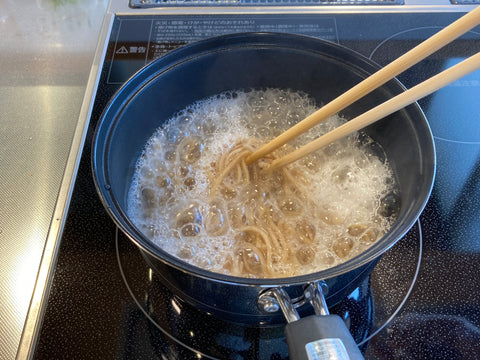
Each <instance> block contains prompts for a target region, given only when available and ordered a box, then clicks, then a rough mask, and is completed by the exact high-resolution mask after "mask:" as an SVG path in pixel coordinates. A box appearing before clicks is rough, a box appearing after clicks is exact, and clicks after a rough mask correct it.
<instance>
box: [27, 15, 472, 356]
mask: <svg viewBox="0 0 480 360" xmlns="http://www.w3.org/2000/svg"><path fill="white" fill-rule="evenodd" d="M460 15H461V14H449V13H435V14H423V13H415V14H407V13H395V14H386V13H385V14H338V15H335V14H328V15H312V14H308V15H307V14H305V15H287V14H284V15H265V14H261V15H248V16H247V15H228V16H226V15H225V16H221V15H202V16H193V15H169V16H160V15H149V16H143V17H142V16H118V17H116V19H115V20H114V23H113V28H112V32H111V35H110V40H109V43H108V48H107V52H106V57H105V61H104V63H103V67H102V72H101V78H100V82H99V85H98V90H97V93H96V97H95V99H94V107H93V113H92V116H91V119H90V126H89V129H88V133H87V138H86V142H85V147H84V150H83V155H82V160H81V163H80V168H79V171H78V176H77V179H76V183H75V188H74V191H73V195H72V200H71V204H70V209H69V214H68V218H67V222H66V226H65V230H64V233H63V237H62V240H61V244H60V250H59V255H58V259H57V263H56V266H55V273H54V277H53V284H52V287H51V290H50V294H49V296H48V298H46V300H45V301H47V305H46V312H45V317H44V321H43V324H42V327H41V331H40V335H39V338H38V341H37V345H36V349H35V353H34V358H36V359H66V358H74V359H190V358H192V359H199V358H225V359H257V358H258V359H272V360H273V359H286V358H288V352H287V349H286V344H285V341H284V335H283V326H282V325H279V326H276V327H267V328H261V327H254V326H242V325H241V324H231V323H227V322H224V321H222V320H220V319H216V318H211V317H209V316H208V315H207V314H204V313H202V312H201V311H199V310H197V309H195V308H193V307H192V306H190V305H189V304H186V303H184V302H183V301H182V300H181V299H179V298H177V297H176V296H174V295H172V294H170V293H169V292H168V290H166V289H164V288H163V286H162V284H161V283H160V282H159V281H158V279H157V278H156V275H155V274H154V273H153V272H151V270H150V269H149V268H148V266H147V265H146V264H145V263H144V262H143V259H142V257H141V255H140V254H139V252H138V250H137V248H136V247H135V246H134V245H133V244H131V243H130V241H128V240H127V239H126V237H125V236H124V235H123V234H122V233H121V232H120V231H118V230H117V228H116V226H115V225H114V223H113V221H112V220H111V219H110V218H109V216H108V215H107V213H106V212H105V210H104V208H103V206H102V204H101V203H100V200H99V198H98V196H97V193H96V191H95V187H94V184H93V178H92V172H91V167H90V156H91V153H90V145H91V141H92V136H93V130H94V128H95V125H96V123H97V121H98V118H99V116H100V114H101V112H102V109H103V108H104V106H105V105H106V103H107V101H108V99H109V98H110V97H111V96H112V95H113V94H114V93H115V91H116V90H117V89H118V88H119V87H120V86H121V84H122V83H123V82H124V81H126V80H127V79H128V78H129V77H130V76H131V75H132V74H133V73H134V72H135V71H136V70H138V69H139V68H140V67H141V66H143V65H145V64H146V63H148V62H150V61H152V60H154V59H155V58H158V57H160V56H162V55H163V54H165V53H166V52H168V51H170V50H172V49H174V48H176V47H178V46H182V45H184V44H186V43H189V42H192V41H196V40H200V39H202V38H205V37H209V36H214V35H220V34H224V33H231V32H240V31H242V32H243V31H275V32H279V31H280V32H291V33H300V34H305V35H309V36H317V37H320V38H323V39H326V40H329V41H333V42H336V43H339V44H342V45H344V46H347V47H349V48H351V49H353V50H355V51H357V52H359V53H361V54H363V55H364V56H366V57H368V58H370V59H372V60H373V61H375V62H377V63H379V64H380V65H385V64H387V63H389V62H390V61H392V60H393V59H395V58H396V57H398V56H399V55H401V54H402V53H404V52H405V51H407V50H408V49H410V48H412V47H413V46H415V45H416V44H418V43H419V42H420V41H422V40H423V39H425V38H427V37H428V36H430V35H432V34H433V33H434V32H436V31H438V30H439V29H441V28H442V27H444V26H446V25H448V24H449V23H450V22H452V21H453V20H455V19H457V18H458V17H459V16H460ZM478 50H480V29H478V28H477V29H476V31H475V30H474V31H470V32H469V33H468V34H466V35H465V36H463V37H462V38H460V39H458V40H456V41H455V42H454V43H453V44H451V45H449V46H447V47H446V48H445V49H443V50H441V51H439V52H438V53H436V54H434V55H432V56H430V57H429V58H428V59H426V60H424V61H422V62H421V63H419V64H418V65H416V66H414V67H413V68H412V69H410V70H408V71H407V72H405V73H404V74H402V75H400V76H399V77H398V78H399V80H400V81H401V82H402V83H403V84H404V85H405V86H406V87H407V88H408V87H412V86H413V85H415V84H416V83H419V82H421V81H422V80H424V79H426V78H428V77H430V76H431V75H433V74H435V73H437V72H439V71H441V70H443V69H445V68H447V67H449V66H451V65H453V64H455V63H457V62H459V61H461V60H462V59H464V58H466V57H468V56H470V55H473V54H474V53H475V52H477V51H478ZM479 98H480V72H478V71H477V72H475V73H473V74H471V75H469V76H467V77H465V78H463V79H461V80H458V81H456V82H455V83H453V84H451V85H449V86H447V87H446V88H444V89H442V90H440V91H438V92H437V93H435V94H433V95H431V96H429V97H427V98H425V99H423V100H421V101H420V102H419V104H420V106H421V108H422V109H423V111H424V112H425V114H426V117H427V119H428V121H429V123H430V126H431V128H432V132H433V135H434V139H435V146H436V153H437V173H436V180H435V185H434V188H433V191H432V196H431V198H430V200H429V202H428V204H427V206H426V208H425V210H424V212H423V214H422V215H421V217H420V219H419V221H418V222H417V224H415V226H414V227H413V228H412V229H411V230H410V232H409V233H408V234H407V235H406V236H405V238H403V239H401V240H400V241H399V242H398V243H397V245H395V246H394V247H393V248H392V249H390V250H389V251H388V252H387V253H386V254H385V256H384V257H382V259H381V261H380V263H379V264H378V266H377V267H376V268H375V270H374V271H373V273H372V275H371V276H370V277H369V278H368V279H367V280H366V281H365V282H364V283H363V284H362V285H361V286H360V287H359V288H358V289H356V290H355V291H354V292H353V293H352V294H351V295H350V296H349V297H348V298H347V299H345V300H344V301H343V302H341V303H340V304H338V305H336V306H335V307H334V308H332V309H331V311H332V312H334V313H337V314H339V315H340V316H342V317H343V318H344V319H345V321H346V323H347V325H348V326H349V327H350V329H351V331H352V333H353V335H354V337H355V340H356V341H357V342H358V343H359V344H360V346H361V349H362V350H363V352H364V355H365V357H366V358H367V359H477V358H480V329H479V326H480V277H479V276H478V274H480V112H479V111H478V107H477V106H478V105H477V104H478V99H479Z"/></svg>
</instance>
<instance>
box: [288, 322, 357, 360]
mask: <svg viewBox="0 0 480 360" xmlns="http://www.w3.org/2000/svg"><path fill="white" fill-rule="evenodd" d="M285 335H286V337H287V344H288V352H289V355H290V359H292V360H327V359H328V360H347V359H351V360H362V359H363V355H362V353H361V352H360V349H359V348H358V346H357V344H356V343H355V341H354V340H353V338H352V335H351V334H350V331H349V330H348V329H347V327H346V326H345V323H344V322H343V320H342V318H341V317H340V316H338V315H311V316H308V317H305V318H303V319H299V320H297V321H294V322H290V323H288V324H287V325H286V327H285Z"/></svg>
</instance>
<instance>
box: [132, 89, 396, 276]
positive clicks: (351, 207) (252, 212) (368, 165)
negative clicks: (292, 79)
mask: <svg viewBox="0 0 480 360" xmlns="http://www.w3.org/2000/svg"><path fill="white" fill-rule="evenodd" d="M316 109H317V105H316V104H315V103H314V101H312V99H311V98H309V97H308V96H307V95H306V94H303V93H300V92H294V91H290V90H280V89H266V90H255V91H253V90H252V91H236V92H226V93H222V94H219V95H217V96H214V97H212V98H209V99H206V100H203V101H200V102H197V103H195V104H192V105H190V106H189V107H187V108H186V109H184V110H182V111H180V112H179V113H177V114H176V115H175V116H174V117H172V118H171V119H170V120H169V121H168V122H167V123H166V124H165V125H164V126H162V127H161V128H159V129H158V130H157V131H156V132H155V133H154V134H153V135H152V137H151V138H150V140H149V141H148V143H147V144H146V146H145V149H144V152H143V154H142V156H141V157H140V158H139V160H138V163H137V169H136V172H135V175H134V178H133V180H132V185H131V188H130V191H129V195H128V196H129V204H128V215H129V217H130V218H131V219H132V221H133V222H134V223H135V225H136V226H137V227H138V228H139V229H141V230H142V231H143V232H144V233H145V234H146V236H147V237H149V238H150V239H151V241H152V242H153V243H155V244H156V245H158V246H159V247H161V248H162V249H164V250H165V251H167V252H169V253H171V254H173V255H175V256H177V257H179V258H180V259H182V260H184V261H186V262H189V263H191V264H193V265H195V266H198V267H202V268H204V269H207V270H211V271H215V272H220V273H224V274H231V275H236V276H244V277H288V276H296V275H300V274H307V273H311V272H315V271H320V270H323V269H326V268H329V267H332V266H335V265H336V264H338V263H341V262H343V261H346V260H347V259H350V258H352V257H353V256H355V255H357V254H359V253H361V252H363V251H364V250H365V249H366V248H368V247H369V246H371V244H373V243H374V242H376V241H377V240H378V239H379V238H381V237H382V236H383V235H384V234H385V233H386V232H387V231H388V229H389V228H390V227H391V225H392V223H393V221H394V220H395V217H396V215H397V211H398V208H399V196H398V191H397V189H396V184H395V180H394V176H393V172H392V169H391V168H390V167H389V164H388V160H387V158H386V155H385V153H384V151H383V149H382V148H381V147H380V146H379V145H378V144H377V143H375V142H374V141H372V139H370V138H369V137H367V136H366V135H365V134H354V135H351V136H349V137H347V138H345V139H343V140H340V141H337V142H335V143H333V144H331V145H329V146H327V147H325V148H324V149H321V150H319V151H317V152H315V153H314V154H311V155H309V156H307V157H305V158H303V159H301V160H299V161H297V162H296V163H294V164H291V165H289V166H287V169H290V170H289V171H290V172H291V173H287V172H278V173H273V174H271V173H268V172H264V173H262V172H260V173H259V174H260V175H258V176H256V177H255V179H256V180H255V181H252V180H251V179H248V178H246V177H248V176H249V175H245V174H248V169H247V168H246V167H245V171H244V172H243V171H242V170H241V169H240V170H238V171H236V174H232V175H231V176H228V177H225V179H224V180H223V182H222V184H221V186H219V187H218V189H213V190H212V186H214V185H213V183H214V182H215V180H214V179H215V178H216V177H218V174H217V173H215V169H216V168H218V167H220V168H227V167H228V161H229V160H228V159H227V160H225V159H226V157H225V156H224V154H225V153H227V152H229V151H230V152H236V151H238V152H239V151H241V148H239V149H240V150H237V148H236V146H238V144H239V142H242V141H246V140H248V139H258V141H257V143H266V142H268V141H269V140H270V139H272V138H274V137H276V136H277V135H279V134H280V133H282V132H283V131H285V130H286V129H287V128H289V127H291V126H292V125H294V124H296V123H297V122H299V121H300V120H302V119H304V118H305V117H306V116H308V115H309V114H311V113H312V112H313V111H315V110H316ZM345 121H346V120H345V119H342V118H341V117H338V116H334V117H332V118H330V119H328V120H326V121H324V122H322V123H320V124H319V125H317V126H316V127H315V128H314V129H311V130H309V131H308V132H306V133H305V134H303V135H301V136H300V137H298V138H297V139H295V140H294V141H293V142H292V143H290V144H288V145H287V146H284V147H283V150H285V151H286V150H288V151H291V150H293V149H295V148H296V147H299V146H301V145H303V144H306V143H307V142H309V141H311V140H313V139H315V138H317V137H318V136H320V135H321V134H323V133H326V132H328V131H330V130H332V129H333V128H335V127H338V126H339V125H341V124H342V123H344V122H345ZM222 162H224V164H222ZM275 174H277V175H275ZM292 174H293V175H292ZM243 178H245V179H243ZM282 184H283V185H282ZM285 184H286V185H285ZM280 185H282V186H283V187H282V186H280ZM289 189H290V190H289ZM291 189H294V190H291ZM212 194H213V195H212ZM262 224H267V225H268V228H262ZM267 239H268V241H267ZM267 242H268V246H263V247H262V246H260V245H258V244H259V243H262V244H265V243H267ZM277 250H278V251H277ZM266 263H268V271H266V269H267V267H266V266H265V264H266Z"/></svg>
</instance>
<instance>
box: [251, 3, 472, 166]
mask: <svg viewBox="0 0 480 360" xmlns="http://www.w3.org/2000/svg"><path fill="white" fill-rule="evenodd" d="M478 24H480V6H479V7H477V8H475V9H474V10H472V11H470V12H469V13H467V14H466V15H464V16H462V17H461V18H460V19H458V20H457V21H455V22H453V23H452V24H450V25H449V26H447V27H446V28H444V29H443V30H441V31H439V32H438V33H436V34H435V35H433V36H431V37H430V38H428V39H427V40H425V41H424V42H422V43H421V44H419V45H417V46H416V47H414V48H413V49H412V50H410V51H408V52H407V53H405V54H404V55H402V56H401V57H399V58H398V59H396V60H395V61H393V62H391V63H390V64H389V65H387V66H385V67H384V68H382V69H380V70H379V71H377V72H376V73H374V74H373V75H371V76H370V77H368V78H366V79H365V80H363V81H362V82H360V83H359V84H357V85H356V86H354V87H353V88H351V89H350V90H348V91H347V92H345V93H344V94H342V95H340V96H339V97H337V98H336V99H334V100H332V101H331V102H329V103H328V104H327V105H325V106H323V107H322V108H320V109H319V110H317V111H316V112H314V113H313V114H311V115H309V116H308V117H306V118H305V119H304V120H302V121H301V122H299V123H298V124H296V125H294V126H292V127H291V128H290V129H288V130H287V131H285V132H284V133H282V134H280V135H279V136H278V137H276V138H275V139H273V140H272V141H270V142H269V143H267V144H265V145H263V146H262V147H260V148H259V149H258V150H257V151H255V152H254V153H252V154H251V155H250V156H249V157H248V158H247V160H246V162H247V165H248V164H251V163H252V162H254V161H256V160H258V159H260V158H262V157H264V156H265V155H267V154H268V153H270V152H272V151H273V150H275V149H277V148H279V147H280V146H282V145H284V144H286V143H287V142H289V141H291V140H292V139H294V138H296V137H297V136H299V135H301V134H303V133H304V132H305V131H307V130H309V129H310V128H312V127H313V126H315V125H316V124H318V123H320V122H321V121H323V120H325V119H327V118H328V117H330V116H332V115H334V114H336V113H338V112H339V111H340V110H342V109H344V108H345V107H347V106H348V105H350V104H352V103H353V102H355V101H357V100H358V99H360V98H361V97H363V96H365V95H366V94H368V93H370V92H371V91H373V90H375V89H376V88H378V87H379V86H381V85H383V84H384V83H386V82H387V81H389V80H391V79H392V78H394V77H395V76H396V75H398V74H400V73H402V72H403V71H405V70H406V69H408V68H409V67H411V66H413V65H415V64H416V63H418V62H420V61H421V60H423V59H425V58H426V57H427V56H429V55H431V54H432V53H434V52H435V51H437V50H438V49H440V48H442V47H443V46H445V45H447V44H448V43H450V42H451V41H453V40H455V39H456V38H458V37H459V36H461V35H463V34H464V33H466V32H467V31H469V30H471V29H473V28H474V27H475V26H477V25H478ZM479 68H480V52H479V53H477V54H475V55H473V56H471V57H469V58H468V59H466V60H464V61H462V62H460V63H459V64H457V65H455V66H452V67H451V68H449V69H447V70H445V71H442V72H441V73H439V74H437V75H435V76H433V77H431V78H430V79H427V80H425V81H424V82H422V83H420V84H418V85H417V86H415V87H413V88H411V89H409V90H407V91H405V92H403V93H402V94H400V95H397V96H395V97H393V98H392V99H390V100H388V101H386V102H384V103H383V104H381V105H378V106H377V107H375V108H373V109H371V110H369V111H367V112H366V113H364V114H362V115H360V116H358V117H356V118H355V119H352V120H350V121H348V122H347V123H345V124H344V125H342V126H340V127H338V128H336V129H334V130H332V131H330V132H329V133H327V134H325V135H322V136H320V137H319V138H318V139H316V140H314V141H312V142H310V143H308V144H307V145H304V146H303V147H301V148H299V149H297V150H295V151H293V152H291V153H290V154H288V155H286V156H284V157H282V158H279V159H276V160H274V161H273V162H272V164H271V165H270V169H275V168H278V167H281V166H284V165H287V164H290V163H291V162H293V161H296V160H298V159H300V158H302V157H303V156H305V155H308V154H309V153H311V152H313V151H316V150H318V149H320V148H322V147H324V146H326V145H328V144H330V143H332V142H334V141H336V140H338V139H340V138H342V137H344V136H347V135H348V134H351V133H352V132H354V131H357V130H360V129H362V128H364V127H366V126H368V125H370V124H372V123H374V122H375V121H377V120H380V119H382V118H384V117H385V116H387V115H390V114H392V113H394V112H395V111H398V110H400V109H402V108H403V107H405V106H407V105H409V104H411V103H413V102H415V101H417V100H419V99H421V98H422V97H425V96H427V95H429V94H431V93H433V92H435V91H437V90H438V89H440V88H442V87H444V86H446V85H448V84H449V83H451V82H453V81H455V80H457V79H459V78H461V77H463V76H465V75H467V74H469V73H471V72H473V71H475V70H477V69H479Z"/></svg>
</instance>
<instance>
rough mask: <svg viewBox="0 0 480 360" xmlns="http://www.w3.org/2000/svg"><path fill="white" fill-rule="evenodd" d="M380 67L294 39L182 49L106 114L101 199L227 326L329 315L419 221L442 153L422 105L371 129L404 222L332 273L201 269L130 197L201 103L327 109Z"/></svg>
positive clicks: (183, 289)
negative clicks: (155, 154)
mask: <svg viewBox="0 0 480 360" xmlns="http://www.w3.org/2000/svg"><path fill="white" fill-rule="evenodd" d="M378 68H379V67H378V66H377V65H376V64H374V63H372V62H371V61H369V60H368V59H366V58H364V57H362V56H361V55H359V54H357V53H355V52H353V51H351V50H349V49H346V48H344V47H341V46H339V45H336V44H333V43H330V42H326V41H322V40H318V39H314V38H310V37H305V36H298V35H290V34H271V33H255V34H233V35H226V36H222V37H217V38H211V39H207V40H205V41H201V42H198V43H195V44H191V45H187V46H185V47H182V48H180V49H178V50H176V51H173V52H171V53H169V54H167V55H166V56H164V57H162V58H160V59H158V60H156V61H154V62H153V63H151V64H149V65H147V66H146V67H144V68H143V69H141V70H140V71H139V72H138V73H137V74H135V75H134V76H133V77H132V78H131V79H130V80H129V81H128V82H127V83H126V84H125V85H124V86H123V87H122V88H121V89H120V90H119V91H118V92H117V93H116V95H115V96H114V97H113V98H112V99H111V101H110V102H109V104H108V105H107V107H106V108H105V110H104V113H103V115H102V117H101V120H100V122H99V124H98V127H97V130H96V134H95V139H94V144H93V151H92V165H93V171H94V174H95V182H96V186H97V190H98V193H99V195H100V197H101V199H102V201H103V203H104V205H105V207H106V209H107V210H108V212H109V213H110V215H111V216H112V218H113V219H114V221H115V222H116V223H117V225H118V226H119V227H120V228H121V229H122V230H123V231H124V232H125V234H127V236H128V237H129V238H130V239H131V240H132V241H133V242H134V243H135V244H136V245H137V246H138V247H139V248H140V249H141V251H142V253H143V255H144V257H145V259H146V260H147V261H148V263H149V264H150V266H151V267H152V268H153V269H154V270H155V271H156V272H157V273H158V274H159V276H161V277H162V279H163V281H164V282H165V284H166V285H167V286H168V287H169V288H170V289H171V290H172V291H173V292H174V293H176V294H177V295H179V296H181V297H182V298H183V299H184V300H187V301H189V302H190V303H192V304H193V305H195V306H197V307H199V308H201V309H203V310H205V311H208V312H210V313H213V314H215V315H216V316H221V317H223V318H224V319H227V320H231V321H240V322H243V323H255V324H272V323H279V322H285V318H284V315H283V314H282V312H281V311H277V310H278V309H279V308H282V310H283V313H285V314H287V316H288V311H289V310H288V308H290V307H291V309H293V310H294V311H297V309H298V312H299V314H300V315H303V313H308V312H309V310H308V309H307V308H308V305H304V304H305V303H311V304H313V305H314V306H313V307H314V308H316V312H317V313H322V308H325V309H326V306H331V305H334V304H335V303H337V302H338V301H340V300H341V299H343V298H344V297H346V296H347V295H348V294H349V293H350V292H351V291H353V290H354V289H355V288H356V287H357V286H358V285H359V284H360V283H361V281H362V280H364V279H365V277H366V276H368V274H369V273H370V271H371V270H372V269H373V267H374V265H375V264H376V262H377V261H378V260H379V258H380V256H381V255H382V254H383V253H384V252H385V251H386V250H388V249H389V248H390V247H391V246H393V245H394V244H395V242H396V241H397V240H399V239H400V238H401V237H402V236H403V235H404V234H405V233H406V232H407V231H408V230H409V229H410V227H411V226H412V225H413V224H414V222H415V221H416V219H417V218H418V216H419V215H420V213H421V211H422V210H423V207H424V206H425V204H426V202H427V200H428V197H429V195H430V191H431V188H432V185H433V180H434V174H435V150H434V143H433V139H432V135H431V132H430V128H429V125H428V122H427V121H426V119H425V117H424V115H423V113H422V111H421V110H420V108H419V107H418V106H417V105H411V106H409V107H407V108H405V109H403V110H401V111H399V112H397V113H395V114H392V115H391V116H389V117H387V118H385V119H383V120H381V121H379V122H377V123H376V124H374V125H372V126H370V127H368V128H367V129H366V131H367V133H368V134H369V135H370V136H371V137H372V138H373V139H374V140H376V141H377V142H378V143H380V144H381V145H382V146H383V148H384V149H385V151H386V153H387V157H388V158H389V159H390V161H391V163H392V166H393V168H394V172H395V174H396V177H397V181H398V183H399V186H400V192H401V196H400V199H399V201H400V210H399V216H398V220H397V222H396V223H395V224H394V226H393V227H392V229H391V230H390V231H389V232H388V233H387V234H386V235H385V236H383V238H382V239H380V240H379V241H377V242H376V243H375V244H374V245H373V246H372V247H371V248H369V249H367V250H366V251H365V252H363V253H361V254H360V255H358V256H356V257H355V258H353V259H351V260H349V261H347V262H345V263H343V264H341V265H338V266H335V267H333V268H331V269H328V270H325V271H321V272H317V273H312V274H308V275H303V276H298V277H292V278H280V279H247V278H238V277H232V276H226V275H220V274H217V273H212V272H209V271H205V270H202V269H199V268H196V267H194V266H191V265H189V264H186V263H184V262H183V261H181V260H179V259H177V258H176V257H174V256H172V255H170V254H168V253H166V252H165V251H163V250H162V249H160V248H158V247H156V246H155V245H154V244H153V243H151V242H150V241H149V240H148V239H147V238H146V237H145V236H144V235H143V234H142V233H141V232H140V231H139V230H138V229H137V228H136V227H135V226H134V225H133V223H132V222H131V221H130V219H129V218H128V217H127V215H126V199H127V192H128V188H129V186H130V180H131V178H132V175H133V172H134V168H135V163H136V161H137V158H138V156H139V155H140V153H141V151H142V149H143V147H144V145H145V143H146V141H147V140H148V138H149V137H150V136H151V135H152V134H153V132H154V130H155V129H156V128H158V127H159V126H160V125H161V124H162V123H163V122H164V121H165V120H167V119H168V118H170V117H171V116H172V115H173V114H174V113H175V112H176V111H178V110H180V109H183V108H185V107H186V106H187V105H189V104H191V103H193V102H195V101H197V100H200V99H203V98H206V97H209V96H212V95H215V94H218V93H220V92H223V91H226V90H235V89H250V88H265V87H277V88H288V89H292V90H300V91H304V92H306V93H308V94H309V95H311V96H312V97H313V98H315V99H316V100H317V101H318V103H326V102H328V101H329V100H332V99H333V98H335V97H336V96H338V95H340V94H341V93H343V92H344V91H346V90H348V89H349V88H351V87H352V86H353V85H355V84H357V83H358V82H360V81H361V80H362V79H364V78H365V77H367V76H368V75H369V74H371V73H373V72H375V71H376V70H377V69H378ZM403 90H404V88H403V87H402V85H401V84H400V83H399V82H398V81H396V80H392V81H390V82H388V83H387V84H385V85H384V86H382V87H381V88H379V89H377V90H375V91H374V92H372V93H371V94H369V95H368V96H366V97H365V98H363V99H362V100H359V101H357V102H356V103H354V104H352V105H351V106H349V107H348V108H347V109H345V110H344V111H343V112H342V114H343V115H345V116H347V117H350V118H351V117H354V116H355V115H358V114H360V113H362V112H364V111H365V110H368V109H370V108H372V107H373V106H375V105H378V104H379V103H381V102H383V101H385V100H387V99H389V98H390V97H392V96H393V95H396V94H398V93H400V92H402V91H403ZM322 289H323V291H322ZM326 289H328V290H327V291H325V290H326ZM323 299H326V304H325V306H323V307H322V306H321V304H322V302H323ZM282 302H286V303H290V304H291V305H288V304H282ZM323 312H325V311H323ZM295 316H296V315H295V314H294V316H293V317H295ZM290 320H293V319H290Z"/></svg>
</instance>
